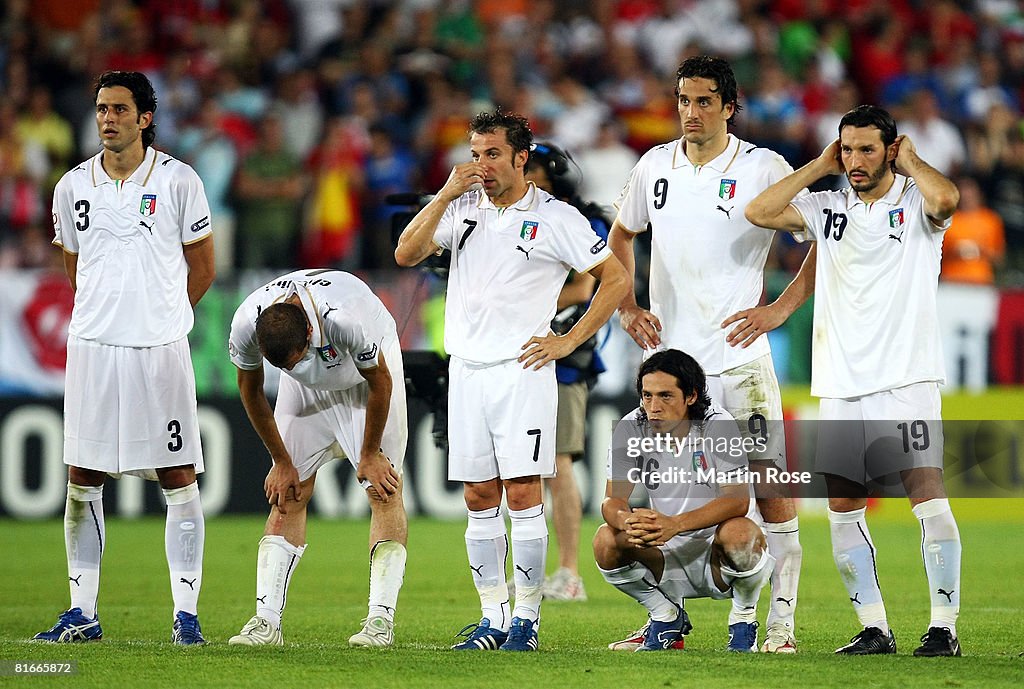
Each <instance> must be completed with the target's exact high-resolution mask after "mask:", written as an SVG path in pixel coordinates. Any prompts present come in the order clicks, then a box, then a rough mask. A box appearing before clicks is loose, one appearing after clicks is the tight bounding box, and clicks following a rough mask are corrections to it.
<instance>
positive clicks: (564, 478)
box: [526, 143, 611, 601]
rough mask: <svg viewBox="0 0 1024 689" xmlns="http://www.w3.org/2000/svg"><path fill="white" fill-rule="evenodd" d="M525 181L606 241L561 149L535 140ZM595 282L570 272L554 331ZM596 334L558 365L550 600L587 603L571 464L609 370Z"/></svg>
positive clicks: (572, 319) (604, 225)
mask: <svg viewBox="0 0 1024 689" xmlns="http://www.w3.org/2000/svg"><path fill="white" fill-rule="evenodd" d="M526 179H527V180H528V181H531V182H533V183H534V184H536V185H537V186H538V187H540V188H541V189H543V190H544V191H546V192H548V193H550V194H552V195H553V196H556V197H557V198H559V199H561V200H562V201H565V202H566V203H569V204H571V205H573V206H575V207H576V208H577V209H578V210H579V211H580V213H582V214H583V217H585V218H586V219H587V220H589V221H590V225H591V227H593V228H594V231H595V232H596V233H597V234H598V235H599V236H600V237H601V238H602V239H608V230H609V228H610V227H611V223H610V222H608V219H607V218H606V217H605V216H604V214H603V212H602V210H601V208H600V206H598V205H597V204H596V203H588V202H586V201H583V200H582V199H581V198H580V197H579V195H578V193H577V188H578V185H579V180H580V172H579V167H578V166H576V164H575V161H573V160H572V158H571V157H570V156H569V155H568V154H566V153H565V152H564V151H562V149H560V148H558V147H557V146H555V145H553V144H550V143H537V144H534V146H533V147H532V149H531V150H530V157H529V159H528V160H527V162H526ZM595 287H596V280H595V279H594V277H593V276H592V275H589V274H587V273H577V272H575V271H573V272H571V273H570V274H569V278H568V280H567V281H566V283H565V286H564V287H562V291H561V293H560V294H559V295H558V313H557V314H556V315H555V319H554V320H553V321H552V322H551V329H552V331H554V332H555V333H558V334H563V333H565V332H568V330H569V328H571V327H572V326H573V325H574V324H575V323H576V321H577V320H579V319H580V317H582V315H583V314H584V313H585V312H586V309H587V304H588V303H589V302H590V299H591V297H593V296H594V289H595ZM596 346H597V336H594V337H592V338H590V339H589V340H588V341H586V342H585V343H584V344H582V345H581V346H580V347H579V348H578V349H576V351H574V352H573V353H572V354H570V355H569V356H567V357H565V358H564V359H559V360H558V361H557V362H556V363H555V377H556V378H557V379H558V416H557V421H556V424H555V467H556V471H557V473H556V475H555V476H553V477H550V478H548V477H545V478H547V481H546V483H547V485H548V487H549V488H550V490H551V512H552V521H553V523H554V527H555V536H556V537H557V539H558V569H557V570H556V571H555V573H554V574H553V575H551V576H549V577H547V579H546V580H545V582H544V597H545V598H547V599H548V600H566V601H585V600H586V599H587V592H586V590H585V589H584V588H583V579H582V578H581V577H580V574H579V566H578V562H577V559H578V558H577V553H578V551H579V542H580V521H581V520H582V518H583V507H582V501H581V499H580V491H579V488H578V487H577V485H576V477H575V475H574V473H573V468H572V463H573V462H574V461H577V460H579V459H580V458H582V457H583V449H584V444H585V421H586V416H587V397H588V394H589V391H590V388H591V387H593V385H594V383H595V381H596V380H597V376H598V374H599V373H601V372H603V371H604V370H605V367H604V364H603V363H602V362H601V359H600V357H599V356H598V354H597V350H596Z"/></svg>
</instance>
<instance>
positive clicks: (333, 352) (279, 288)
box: [228, 269, 398, 390]
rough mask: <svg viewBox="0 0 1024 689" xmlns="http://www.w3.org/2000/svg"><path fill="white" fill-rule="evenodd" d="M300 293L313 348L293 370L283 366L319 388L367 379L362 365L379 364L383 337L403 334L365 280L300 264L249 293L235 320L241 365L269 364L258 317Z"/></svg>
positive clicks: (233, 344) (234, 354) (233, 349)
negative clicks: (258, 331) (262, 349)
mask: <svg viewBox="0 0 1024 689" xmlns="http://www.w3.org/2000/svg"><path fill="white" fill-rule="evenodd" d="M292 294H298V295H299V299H300V300H301V302H302V308H303V310H304V311H305V312H306V318H308V319H309V323H310V325H311V326H312V328H313V334H312V338H311V341H310V345H309V349H308V350H307V351H306V355H305V356H304V357H303V358H302V360H301V361H299V363H297V364H296V365H295V366H293V367H292V370H290V371H281V373H282V374H284V375H287V376H290V377H292V378H294V379H295V380H297V381H298V382H300V383H302V384H303V385H305V386H307V387H309V388H313V389H314V390H347V389H349V388H351V387H354V386H356V385H359V384H360V383H362V382H364V381H365V379H364V378H363V376H362V375H361V374H360V373H359V370H360V369H370V368H374V367H375V366H377V356H378V352H380V351H381V349H382V346H383V345H382V343H383V342H384V341H385V340H386V339H388V338H390V339H395V340H397V338H398V333H397V329H396V327H395V320H394V319H393V318H392V317H391V314H390V313H389V312H388V310H387V308H385V307H384V304H383V303H381V301H380V299H378V298H377V295H375V294H374V293H373V292H371V291H370V288H369V287H367V286H366V283H364V282H363V281H362V280H360V279H359V278H357V277H356V276H354V275H350V274H349V273H343V272H341V271H340V270H322V269H320V270H297V271H295V272H293V273H288V274H287V275H282V276H281V277H279V278H277V279H275V280H272V281H271V282H269V283H267V284H266V285H264V286H263V287H260V288H259V289H257V290H256V291H255V292H253V293H252V294H250V295H249V296H248V297H246V299H245V301H243V302H242V305H241V306H239V307H238V310H237V311H235V317H234V318H233V319H232V320H231V335H230V337H229V339H228V353H229V354H230V355H231V362H232V363H233V364H234V365H235V366H237V367H238V368H241V369H244V370H247V371H251V370H254V369H257V368H259V367H260V366H262V365H263V355H262V354H261V353H260V348H259V345H258V344H257V342H256V319H257V318H258V317H259V315H260V313H262V312H263V309H265V308H266V307H268V306H270V305H271V304H275V303H277V302H279V301H283V300H284V299H285V298H287V297H288V296H290V295H292Z"/></svg>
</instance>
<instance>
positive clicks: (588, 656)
mask: <svg viewBox="0 0 1024 689" xmlns="http://www.w3.org/2000/svg"><path fill="white" fill-rule="evenodd" d="M954 511H955V512H956V514H957V517H958V520H959V525H960V531H961V535H962V538H963V544H964V571H963V585H962V589H963V598H962V611H961V617H960V623H959V632H960V638H961V642H962V645H963V649H964V657H963V658H958V659H956V658H937V659H924V658H913V657H911V653H912V651H913V649H914V648H915V647H916V646H917V644H918V637H919V636H920V635H921V634H922V633H923V632H924V630H925V627H926V626H927V623H928V598H927V588H926V584H925V578H924V570H923V567H922V565H921V559H920V551H919V530H918V526H917V522H916V521H915V520H914V519H913V517H912V515H911V514H910V510H909V507H908V506H907V504H906V502H905V501H891V503H889V504H883V505H881V507H880V508H879V509H878V510H875V511H874V512H873V513H872V515H871V516H869V523H870V524H871V528H872V534H873V536H874V540H875V543H876V545H877V546H878V551H879V570H880V572H879V576H880V579H881V583H882V589H883V593H884V594H885V598H886V604H887V607H888V611H889V617H890V622H891V624H892V626H893V629H894V630H895V632H896V636H897V642H898V645H899V654H898V655H897V656H895V657H894V656H887V657H869V658H842V657H836V656H834V655H833V654H832V651H833V649H834V648H836V647H837V646H839V645H841V644H842V643H845V642H846V641H847V639H849V637H850V636H852V635H853V634H854V633H855V632H856V631H857V630H858V625H857V621H856V617H855V616H854V613H853V610H852V608H851V607H850V604H849V602H848V601H847V598H846V594H845V591H844V589H843V587H842V584H841V582H840V580H839V575H838V574H837V573H836V571H835V568H834V566H833V564H832V555H831V547H830V545H829V537H828V523H827V521H826V519H825V518H824V516H822V515H820V514H815V513H814V512H813V511H812V510H810V509H806V508H802V516H801V527H802V528H801V534H802V541H803V546H804V565H803V573H802V578H801V584H800V605H799V609H798V612H797V624H798V638H799V644H800V652H799V654H798V655H796V656H788V657H787V656H767V655H760V654H758V655H753V656H736V655H732V654H729V653H727V652H725V651H724V650H723V648H724V645H725V641H726V629H725V627H726V615H727V613H728V607H729V606H728V603H727V602H724V601H720V602H713V601H702V600H698V601H690V602H688V603H687V610H688V611H689V613H690V617H691V619H692V620H693V623H694V625H695V629H694V632H693V633H692V634H691V635H690V636H689V637H688V638H687V649H686V650H685V651H682V652H666V653H652V654H642V655H633V654H629V653H622V652H612V651H608V650H606V648H605V646H606V644H607V643H608V642H609V641H612V640H615V639H617V638H621V636H622V635H623V634H625V633H626V632H628V631H630V630H632V629H634V628H635V627H637V626H639V624H640V623H641V622H642V621H643V619H644V614H643V610H642V608H640V606H638V605H637V604H636V603H634V602H632V601H630V600H629V599H627V598H626V597H625V596H623V595H622V594H620V593H619V592H618V591H615V590H614V589H613V588H612V587H611V586H608V585H607V584H605V583H604V581H603V580H602V579H601V578H600V575H599V574H598V572H597V570H596V568H595V567H594V565H593V560H592V559H591V558H590V557H589V556H587V555H586V553H587V549H588V547H589V543H588V542H587V540H588V538H589V536H588V535H587V534H590V533H593V530H594V528H596V526H597V522H596V521H595V520H587V522H586V523H585V524H584V534H585V536H584V544H583V557H582V559H581V562H582V563H583V565H584V566H583V573H584V578H585V580H586V585H587V591H588V593H589V595H590V601H589V602H587V603H583V604H578V603H557V602H551V603H545V605H544V608H543V627H542V629H541V633H540V641H541V651H540V652H539V653H533V654H506V653H455V652H451V651H449V650H448V646H449V644H450V643H451V641H452V636H453V634H454V633H455V632H457V631H458V630H459V629H460V628H461V627H462V626H463V625H465V624H467V623H470V622H473V621H474V620H475V619H476V618H477V616H478V615H479V608H478V602H477V599H476V595H475V592H474V591H473V587H472V583H471V579H470V575H469V572H468V571H467V565H466V560H465V558H466V555H465V551H464V547H463V541H462V534H463V531H464V528H465V527H464V524H463V523H461V522H438V521H433V520H425V519H419V520H414V521H413V522H412V524H411V525H410V549H409V563H408V568H407V571H406V579H405V587H404V588H403V590H402V595H401V598H400V600H399V609H398V618H397V620H398V626H397V629H396V634H397V646H396V647H395V648H393V649H388V650H376V651H374V650H364V649H349V648H348V647H347V643H346V640H347V638H348V636H349V635H350V634H352V633H353V632H355V631H356V630H357V629H358V628H359V623H360V620H361V618H362V617H363V615H364V614H365V611H366V607H365V606H366V596H367V569H368V566H367V561H366V559H367V558H366V552H367V551H366V539H367V523H366V522H347V521H326V520H314V521H312V522H311V523H310V528H309V541H310V546H309V549H308V550H307V551H306V554H305V556H304V557H303V559H302V563H301V565H300V567H299V569H298V571H297V573H296V575H295V579H294V581H293V583H292V587H291V591H290V594H289V599H288V609H287V611H286V614H285V619H284V635H285V641H286V644H287V645H286V646H285V647H283V648H256V649H253V648H240V647H230V646H228V645H227V643H226V640H227V638H228V637H229V636H231V635H232V634H234V633H236V632H237V631H238V629H239V628H240V627H241V625H242V623H244V622H245V621H246V620H247V619H248V618H249V617H250V615H251V614H252V609H253V595H254V594H253V591H254V566H255V564H254V559H255V554H256V543H257V540H258V539H259V537H260V535H261V532H262V521H263V520H262V519H260V518H257V517H235V518H226V517H224V518H218V519H215V520H210V521H209V522H208V523H207V541H206V561H205V562H206V566H205V581H204V585H203V593H202V597H201V599H200V619H201V620H202V624H203V632H204V634H205V635H206V638H207V639H208V640H209V641H210V643H209V645H207V646H205V647H201V648H176V647H174V646H172V645H171V644H170V643H169V642H168V639H169V636H170V627H171V602H170V594H169V591H168V583H167V574H166V564H165V562H164V555H163V522H162V520H159V519H143V520H139V521H121V520H116V519H111V520H109V521H108V524H107V536H108V547H107V552H106V554H105V558H104V563H103V570H104V571H103V582H102V587H101V590H100V619H101V621H102V623H103V629H104V633H105V638H104V640H103V641H102V642H99V643H93V644H84V645H79V644H76V645H68V646H58V645H48V644H39V643H30V642H27V641H26V639H28V638H29V637H30V636H31V635H32V634H33V633H35V632H37V631H39V630H41V629H44V628H47V627H49V626H50V625H52V624H53V622H54V620H55V619H56V615H57V614H58V613H59V612H60V611H61V610H63V609H64V608H65V607H67V600H68V592H67V582H66V577H65V574H64V571H65V562H64V545H63V532H62V528H61V525H60V523H59V522H58V521H47V522H35V523H32V522H15V521H10V520H5V521H0V532H2V533H3V537H2V541H0V542H2V543H3V551H2V557H0V601H2V606H0V614H2V618H0V619H2V622H0V660H3V661H37V662H42V661H53V662H64V661H69V660H75V661H77V663H78V674H77V675H75V676H73V677H65V678H54V677H10V676H7V677H0V686H3V687H34V686H43V685H45V686H68V687H83V688H91V687H95V688H97V689H112V688H114V687H182V688H191V687H261V688H263V687H334V686H337V687H372V688H376V687H381V688H385V687H480V688H485V689H486V688H487V687H523V688H530V689H533V688H536V687H562V686H564V687H579V686H586V687H590V686H594V687H606V686H607V687H621V688H623V689H626V688H632V687H700V688H701V689H706V688H712V687H728V688H729V689H739V688H742V687H752V688H757V689H763V688H765V687H787V688H788V687H812V686H813V687H843V688H847V687H851V686H871V687H872V688H873V689H874V688H880V687H900V688H901V689H902V688H904V687H986V688H988V687H1011V686H1012V687H1019V686H1020V684H1021V680H1022V679H1024V658H1021V657H1018V654H1019V653H1020V652H1021V651H1024V576H1022V574H1024V502H1022V501H1016V500H984V501H983V500H958V501H954ZM553 557H554V553H553V549H552V555H551V556H550V557H549V561H551V559H552V558H553ZM767 599H768V595H767V593H765V594H763V595H762V604H761V610H760V614H759V619H760V620H761V621H762V624H763V620H764V616H765V614H766V605H767Z"/></svg>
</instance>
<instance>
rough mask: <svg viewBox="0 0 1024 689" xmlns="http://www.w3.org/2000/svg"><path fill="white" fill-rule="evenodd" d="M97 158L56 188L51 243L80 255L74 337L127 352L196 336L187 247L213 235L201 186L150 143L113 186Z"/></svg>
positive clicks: (185, 168)
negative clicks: (184, 247) (139, 160)
mask: <svg viewBox="0 0 1024 689" xmlns="http://www.w3.org/2000/svg"><path fill="white" fill-rule="evenodd" d="M102 159H103V153H102V152H101V153H98V154H96V155H95V156H93V157H92V158H90V159H89V160H87V161H85V162H84V163H82V164H81V165H79V166H78V167H76V168H74V169H73V170H71V171H70V172H67V173H66V174H65V175H64V176H63V177H62V178H61V180H60V182H58V183H57V187H56V188H55V189H54V192H53V226H54V239H53V243H54V244H56V245H57V246H60V247H61V248H63V249H64V251H66V252H68V253H71V254H76V255H77V256H78V266H77V272H76V275H75V279H76V284H77V290H76V291H75V306H74V310H73V311H72V314H71V324H70V326H69V327H68V333H69V334H70V335H72V336H74V337H79V338H81V339H83V340H92V341H95V342H99V343H102V344H108V345H116V346H122V347H155V346H158V345H164V344H168V343H170V342H174V341H176V340H180V339H181V338H183V337H185V336H186V335H187V334H188V332H189V331H190V330H191V329H192V323H193V316H192V306H191V304H190V303H189V300H188V264H187V263H186V262H185V256H184V254H183V253H182V248H181V247H182V245H183V244H193V243H195V242H198V241H200V240H202V239H205V238H206V237H207V236H209V234H210V233H211V232H212V228H211V224H210V206H209V203H208V202H207V200H206V192H205V191H204V190H203V183H202V181H201V180H200V179H199V176H198V175H197V174H196V173H195V170H193V169H192V168H191V167H189V166H188V165H186V164H185V163H182V162H181V161H179V160H176V159H174V158H172V157H171V156H169V155H167V154H166V153H163V152H162V151H158V150H156V149H155V148H153V147H152V146H150V147H149V148H147V149H146V154H145V157H144V158H143V160H142V164H141V165H139V167H138V169H136V170H135V172H133V173H132V175H131V177H129V178H128V179H126V180H124V181H123V182H116V181H114V180H112V179H111V178H110V175H108V174H107V173H106V171H105V170H104V169H103V160H102Z"/></svg>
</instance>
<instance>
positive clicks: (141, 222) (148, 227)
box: [139, 220, 153, 234]
mask: <svg viewBox="0 0 1024 689" xmlns="http://www.w3.org/2000/svg"><path fill="white" fill-rule="evenodd" d="M139 224H140V225H142V226H143V227H145V228H146V229H147V230H149V233H150V234H153V224H152V223H150V224H149V225H147V224H146V221H145V220H140V221H139Z"/></svg>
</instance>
